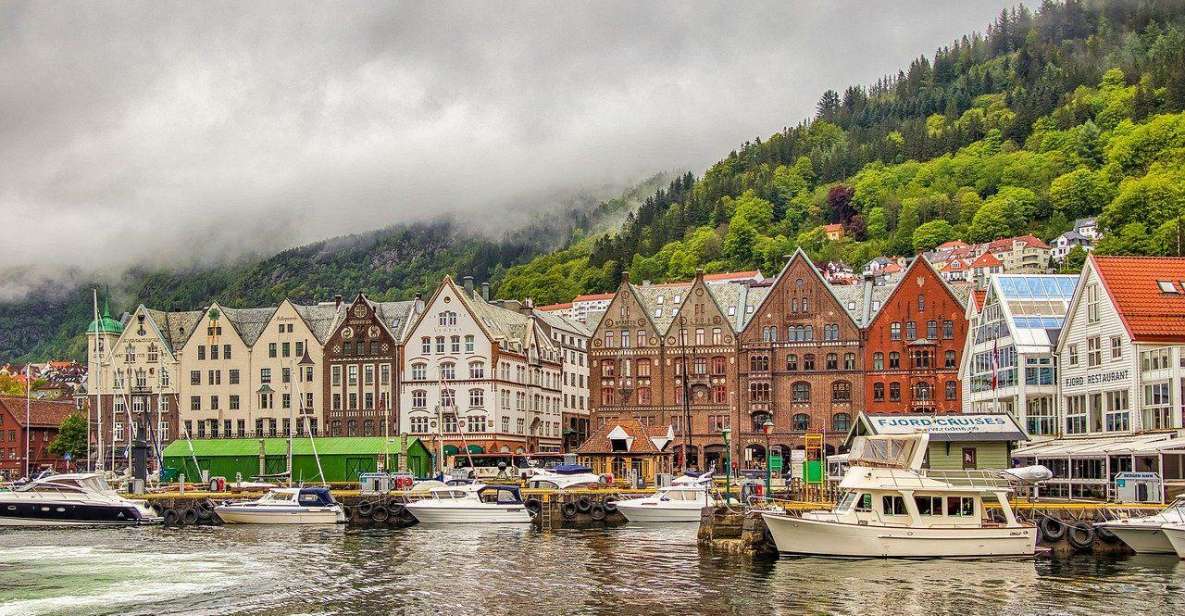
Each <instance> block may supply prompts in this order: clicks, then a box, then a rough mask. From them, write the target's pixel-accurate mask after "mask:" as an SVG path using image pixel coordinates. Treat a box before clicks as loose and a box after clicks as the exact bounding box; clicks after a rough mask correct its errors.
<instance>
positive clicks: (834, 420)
mask: <svg viewBox="0 0 1185 616" xmlns="http://www.w3.org/2000/svg"><path fill="white" fill-rule="evenodd" d="M851 428H852V416H851V415H849V414H847V413H836V414H834V415H832V416H831V429H832V430H833V431H835V432H842V433H844V434H846V433H847V431H848V430H850V429H851Z"/></svg>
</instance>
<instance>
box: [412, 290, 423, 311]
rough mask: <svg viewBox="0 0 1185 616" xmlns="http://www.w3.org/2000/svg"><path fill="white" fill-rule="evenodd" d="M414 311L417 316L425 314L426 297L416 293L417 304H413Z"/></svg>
mask: <svg viewBox="0 0 1185 616" xmlns="http://www.w3.org/2000/svg"><path fill="white" fill-rule="evenodd" d="M413 309H414V310H415V311H416V314H420V313H421V312H424V296H423V294H421V293H416V303H415V304H413Z"/></svg>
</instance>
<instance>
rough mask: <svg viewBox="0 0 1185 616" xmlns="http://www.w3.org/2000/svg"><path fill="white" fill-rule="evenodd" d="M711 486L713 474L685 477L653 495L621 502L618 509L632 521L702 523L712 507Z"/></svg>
mask: <svg viewBox="0 0 1185 616" xmlns="http://www.w3.org/2000/svg"><path fill="white" fill-rule="evenodd" d="M711 485H712V475H711V474H704V475H701V476H699V477H693V476H691V475H684V476H682V477H679V478H677V479H675V480H674V481H672V482H671V485H669V486H665V487H662V488H659V489H658V490H656V491H655V492H654V494H651V495H650V496H644V497H642V498H631V499H629V500H623V501H617V510H618V511H620V512H621V515H624V516H625V519H627V520H629V521H630V522H643V523H647V522H699V519H700V513H701V512H702V511H703V508H704V507H706V506H708V505H711V504H712V496H711V492H710V491H709V488H710V487H711Z"/></svg>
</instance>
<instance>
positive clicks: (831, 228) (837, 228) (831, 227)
mask: <svg viewBox="0 0 1185 616" xmlns="http://www.w3.org/2000/svg"><path fill="white" fill-rule="evenodd" d="M823 231H825V232H827V233H831V232H833V231H843V225H841V224H839V223H835V224H830V225H826V226H824V227H823Z"/></svg>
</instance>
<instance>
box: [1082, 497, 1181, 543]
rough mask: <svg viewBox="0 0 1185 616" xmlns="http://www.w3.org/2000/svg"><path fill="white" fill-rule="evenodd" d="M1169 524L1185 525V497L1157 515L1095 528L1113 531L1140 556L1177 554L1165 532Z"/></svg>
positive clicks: (1100, 523)
mask: <svg viewBox="0 0 1185 616" xmlns="http://www.w3.org/2000/svg"><path fill="white" fill-rule="evenodd" d="M1167 524H1185V496H1178V497H1177V498H1176V499H1175V500H1174V501H1173V502H1171V503H1169V506H1168V507H1165V508H1164V509H1162V510H1161V511H1160V512H1159V513H1157V514H1155V515H1150V516H1144V517H1142V518H1126V519H1123V520H1110V521H1108V522H1099V523H1098V524H1095V527H1096V528H1100V529H1106V530H1109V531H1111V532H1112V533H1113V534H1114V535H1115V536H1116V537H1119V540H1120V541H1123V542H1124V543H1126V544H1127V545H1128V547H1130V548H1131V549H1133V550H1135V551H1136V552H1137V553H1139V554H1175V553H1176V550H1174V549H1173V544H1172V542H1171V541H1169V538H1168V536H1166V533H1165V532H1164V531H1163V527H1164V526H1165V525H1167Z"/></svg>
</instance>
